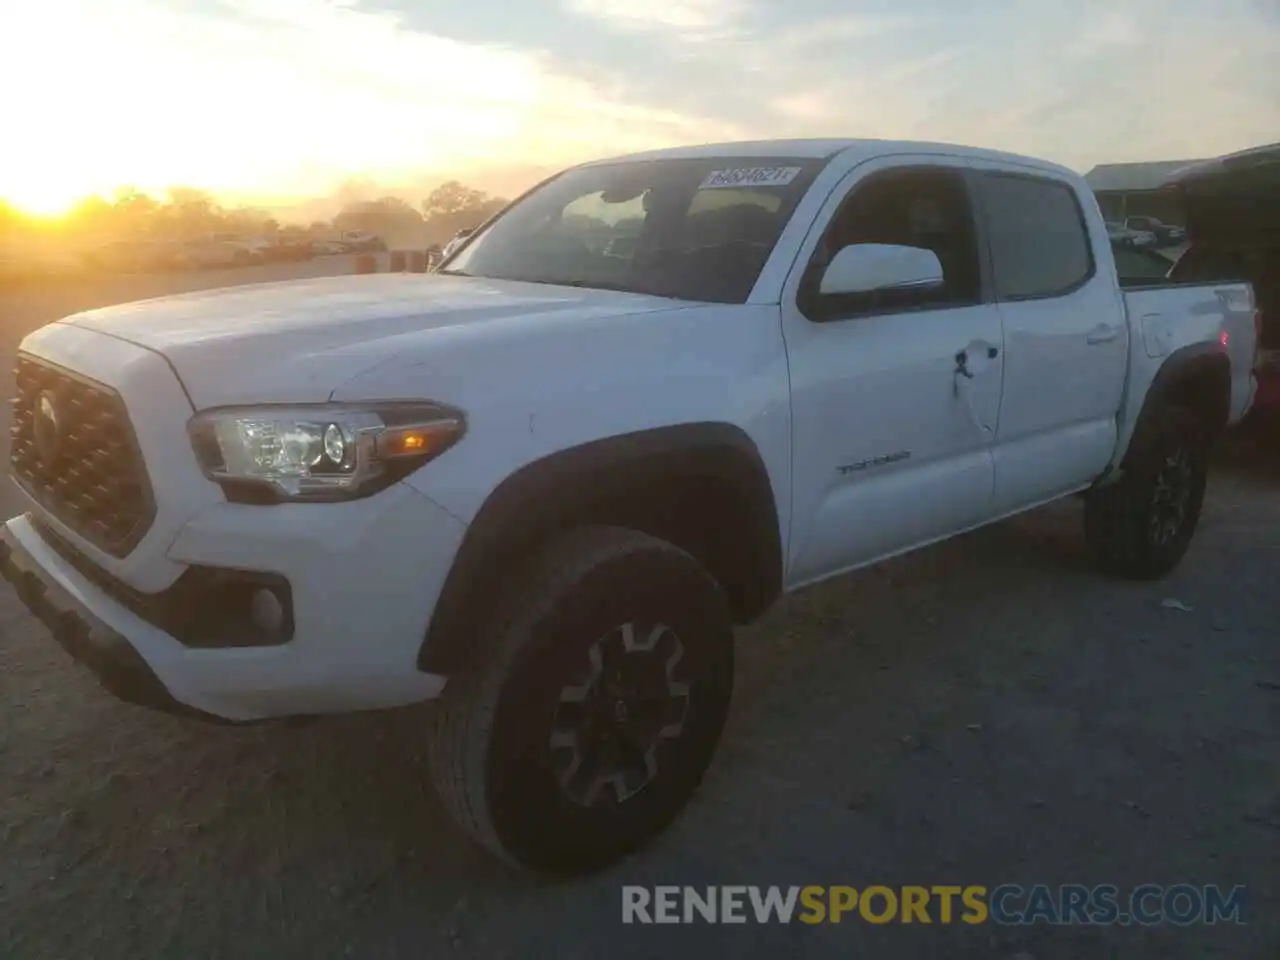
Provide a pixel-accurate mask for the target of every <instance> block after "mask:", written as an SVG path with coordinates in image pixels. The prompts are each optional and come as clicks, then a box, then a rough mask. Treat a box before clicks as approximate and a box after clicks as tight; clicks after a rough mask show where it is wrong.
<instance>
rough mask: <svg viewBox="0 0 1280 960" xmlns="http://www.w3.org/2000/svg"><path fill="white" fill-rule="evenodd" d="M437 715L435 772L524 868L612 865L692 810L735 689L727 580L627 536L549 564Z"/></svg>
mask: <svg viewBox="0 0 1280 960" xmlns="http://www.w3.org/2000/svg"><path fill="white" fill-rule="evenodd" d="M479 639H480V643H479V644H478V645H477V647H476V650H475V655H474V656H473V658H472V660H471V662H470V664H469V665H468V666H467V667H464V669H463V670H462V671H461V672H460V673H459V674H458V675H456V676H454V677H452V678H450V680H449V684H448V686H447V687H446V689H445V693H444V696H443V698H442V700H441V703H440V705H439V711H438V714H437V724H436V729H435V732H434V737H433V742H432V749H431V765H432V772H433V776H434V779H435V782H436V786H437V788H438V790H439V791H440V794H441V796H442V798H443V800H444V802H445V805H446V806H447V807H448V808H449V810H450V812H451V813H452V814H453V816H454V818H455V819H456V820H457V821H458V822H459V824H460V825H461V826H462V827H463V828H464V829H465V830H466V831H467V832H468V833H469V834H471V835H472V836H473V837H474V838H475V839H476V840H478V841H480V842H481V843H482V844H484V845H485V846H486V847H488V848H489V849H490V850H492V851H493V852H494V853H496V854H498V855H499V856H501V857H503V858H504V859H506V860H508V861H510V862H514V863H516V864H518V865H520V866H523V867H527V868H531V869H535V870H543V871H550V872H569V873H574V872H583V871H588V870H593V869H597V868H599V867H602V866H604V865H606V864H608V863H610V862H612V861H614V860H616V859H618V858H619V857H621V856H624V855H625V854H626V853H628V852H629V851H631V850H634V849H635V848H637V847H639V846H640V845H642V844H643V843H645V842H646V841H647V840H649V839H650V838H652V837H653V836H654V835H656V834H657V833H659V832H661V831H662V830H663V829H664V828H665V827H666V826H667V824H668V823H670V821H671V820H672V819H674V818H675V816H676V815H677V814H678V813H679V812H680V810H681V809H682V808H683V807H684V806H685V804H686V803H687V802H688V800H689V798H690V797H691V796H692V794H693V792H694V791H695V789H696V788H697V786H698V784H699V782H700V781H701V779H702V776H703V773H704V772H705V771H706V768H707V766H708V765H709V764H710V761H711V758H712V755H713V754H714V752H715V748H716V744H717V742H718V740H719V737H720V732H721V729H722V728H723V725H724V720H725V715H726V713H727V711H728V705H729V699H730V694H731V691H732V685H733V633H732V628H731V626H730V619H729V613H728V608H727V605H726V602H725V599H724V596H723V594H722V593H721V591H720V588H719V586H718V585H717V584H716V582H715V581H714V580H713V579H712V578H711V576H710V575H709V574H708V573H707V572H706V570H705V569H703V567H702V566H701V565H700V564H699V563H698V562H697V561H696V560H694V559H693V558H692V557H691V556H689V555H688V554H687V553H685V552H684V551H682V550H680V549H679V548H677V547H675V546H672V545H671V544H669V543H665V542H663V541H661V540H657V539H655V538H653V537H650V536H648V535H646V534H643V533H638V532H635V531H631V530H621V529H613V528H591V529H586V530H582V531H578V532H575V533H573V534H570V535H568V536H566V537H565V538H564V539H562V540H560V541H559V542H557V543H555V544H553V545H552V546H550V547H549V548H548V549H547V550H545V551H543V552H542V553H541V555H539V556H538V557H536V558H535V559H534V560H533V562H532V563H531V564H530V566H529V567H528V569H527V570H526V572H525V574H524V575H523V576H522V577H520V578H518V580H517V582H516V583H515V584H514V586H513V588H512V590H511V591H510V592H509V595H508V596H507V597H506V598H505V601H504V603H503V604H502V611H501V612H495V616H494V617H493V619H492V620H491V621H490V624H489V626H488V627H487V628H486V629H485V630H484V631H483V636H482V637H481V638H479Z"/></svg>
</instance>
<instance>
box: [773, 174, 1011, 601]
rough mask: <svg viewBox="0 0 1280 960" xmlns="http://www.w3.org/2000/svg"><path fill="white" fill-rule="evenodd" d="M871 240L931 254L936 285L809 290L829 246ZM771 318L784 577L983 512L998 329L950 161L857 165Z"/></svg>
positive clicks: (901, 543)
mask: <svg viewBox="0 0 1280 960" xmlns="http://www.w3.org/2000/svg"><path fill="white" fill-rule="evenodd" d="M876 242H878V243H891V244H897V245H905V246H915V247H922V248H925V249H929V250H932V251H933V252H934V253H935V254H936V255H937V257H938V260H939V262H940V263H941V265H942V268H943V286H942V287H941V288H940V289H937V290H934V291H925V292H921V293H920V294H919V295H918V296H914V295H912V296H906V297H899V298H895V300H894V302H893V303H892V304H890V305H885V304H883V303H881V304H880V305H877V304H875V303H870V302H867V301H866V300H863V301H861V302H860V301H859V300H858V298H853V299H850V300H846V301H844V302H841V301H840V300H836V301H834V302H830V303H825V304H824V303H823V302H822V298H821V295H820V294H818V295H816V296H815V294H814V292H813V290H814V285H815V284H816V283H817V282H818V281H819V279H820V276H821V273H822V271H823V269H824V266H825V263H826V262H829V259H830V257H831V256H832V255H833V254H834V252H835V251H837V250H838V249H841V248H843V247H844V246H846V245H848V244H850V243H876ZM782 312H783V316H782V321H783V334H784V337H785V339H786V345H787V354H788V358H789V364H790V373H791V390H792V395H791V417H792V457H793V488H792V489H793V494H792V531H793V534H792V537H791V542H790V556H789V566H788V581H789V584H790V585H792V586H797V585H800V584H802V583H807V582H811V581H814V580H819V579H823V578H824V577H827V576H830V575H832V574H835V573H839V572H841V571H843V570H846V569H850V568H853V567H856V566H859V565H862V564H865V563H869V562H871V561H874V560H876V559H878V558H880V557H884V556H887V555H890V554H893V553H896V552H900V551H903V550H906V549H909V548H911V547H914V546H917V545H921V544H924V543H927V542H929V541H931V540H936V539H939V538H942V537H945V536H947V535H949V534H952V533H956V532H959V531H961V530H965V529H967V528H969V527H973V526H976V525H978V524H980V523H982V522H984V521H985V520H988V519H990V518H991V511H992V503H993V485H994V479H995V473H994V465H993V458H992V442H993V438H994V436H995V433H996V429H997V426H998V416H999V410H1000V395H1001V389H1002V381H1003V349H1002V348H1003V334H1002V329H1001V319H1000V313H999V311H998V309H997V307H996V306H995V304H994V303H993V302H992V301H991V297H990V296H989V280H988V277H987V272H986V268H985V266H984V259H983V258H982V257H981V256H980V254H979V246H978V243H977V236H976V231H975V217H974V204H973V201H972V196H971V185H970V180H969V177H968V168H967V165H966V163H965V161H964V160H963V159H962V158H954V159H953V158H946V157H937V156H928V157H918V158H911V159H910V160H909V161H908V160H907V158H903V157H897V158H887V159H885V160H883V161H877V162H872V163H867V164H863V165H861V166H859V167H857V168H855V170H854V171H853V172H852V173H851V174H850V175H849V176H848V177H847V178H846V180H845V181H844V183H843V184H842V186H841V187H840V188H838V189H837V190H836V191H835V193H834V194H833V195H832V197H831V199H829V200H828V201H827V204H826V206H825V208H824V210H823V212H822V213H821V214H820V215H819V217H818V220H817V221H816V223H815V226H814V229H813V231H812V232H811V233H810V235H809V237H808V238H807V239H806V241H805V244H804V246H803V247H802V249H801V256H800V259H799V261H798V262H797V265H796V267H795V268H794V269H793V271H792V275H791V277H789V278H788V281H787V284H786V286H785V290H784V297H783V307H782ZM962 355H963V357H964V358H965V359H966V360H967V366H966V367H965V371H963V372H959V371H958V363H959V358H960V357H961V356H962ZM964 373H967V374H970V375H971V376H968V375H964Z"/></svg>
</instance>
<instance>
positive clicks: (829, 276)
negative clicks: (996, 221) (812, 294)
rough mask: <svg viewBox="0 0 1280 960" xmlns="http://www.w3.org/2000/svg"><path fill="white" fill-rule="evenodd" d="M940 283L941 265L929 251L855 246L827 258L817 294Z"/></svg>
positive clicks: (882, 245) (920, 287)
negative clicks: (827, 261)
mask: <svg viewBox="0 0 1280 960" xmlns="http://www.w3.org/2000/svg"><path fill="white" fill-rule="evenodd" d="M943 282H944V277H943V274H942V264H941V263H940V262H939V261H938V256H937V254H935V253H934V252H933V251H932V250H925V249H922V248H920V247H902V246H898V245H896V244H890V243H855V244H853V245H851V246H848V247H845V248H844V249H842V250H840V251H839V252H838V253H837V254H836V255H835V256H834V257H832V258H831V263H829V264H828V265H827V269H826V270H825V271H824V272H823V274H822V282H821V284H820V285H819V287H818V292H819V293H822V294H842V293H873V292H878V291H881V290H904V291H905V290H934V289H937V288H938V287H940V286H942V285H943Z"/></svg>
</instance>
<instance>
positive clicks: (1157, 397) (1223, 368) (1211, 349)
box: [1125, 342, 1231, 458]
mask: <svg viewBox="0 0 1280 960" xmlns="http://www.w3.org/2000/svg"><path fill="white" fill-rule="evenodd" d="M1206 379H1208V380H1209V381H1211V382H1212V383H1213V393H1212V394H1211V395H1210V397H1209V398H1207V399H1209V400H1210V401H1211V402H1212V406H1211V407H1210V409H1209V410H1208V411H1207V412H1208V414H1209V426H1210V427H1211V428H1212V429H1213V430H1215V431H1216V430H1220V429H1221V428H1222V427H1224V426H1225V425H1226V421H1227V416H1228V415H1229V413H1230V409H1231V361H1230V360H1229V359H1228V358H1227V355H1226V354H1225V353H1223V351H1222V349H1221V348H1220V347H1219V346H1218V345H1217V344H1213V343H1207V342H1206V343H1192V344H1188V345H1187V346H1185V347H1180V348H1179V349H1177V350H1175V351H1173V352H1172V353H1171V354H1169V356H1168V357H1166V358H1165V361H1164V363H1162V364H1160V369H1159V370H1157V371H1156V375H1155V377H1153V378H1152V380H1151V386H1150V387H1148V388H1147V395H1146V397H1144V398H1143V401H1142V409H1141V410H1140V411H1139V412H1138V418H1137V420H1136V421H1135V423H1134V428H1133V434H1132V436H1130V438H1129V443H1128V449H1126V450H1125V456H1126V458H1127V457H1128V453H1129V450H1130V449H1132V448H1133V438H1134V437H1137V436H1138V435H1139V433H1140V432H1141V431H1142V429H1143V428H1144V426H1145V425H1146V424H1147V423H1149V422H1150V420H1151V418H1152V417H1153V416H1155V415H1156V413H1157V412H1158V411H1159V409H1160V407H1161V406H1163V405H1165V404H1167V403H1169V402H1170V401H1171V400H1172V399H1174V398H1176V397H1180V396H1183V395H1184V392H1185V390H1186V389H1187V387H1188V385H1189V384H1192V383H1200V382H1203V381H1204V380H1206Z"/></svg>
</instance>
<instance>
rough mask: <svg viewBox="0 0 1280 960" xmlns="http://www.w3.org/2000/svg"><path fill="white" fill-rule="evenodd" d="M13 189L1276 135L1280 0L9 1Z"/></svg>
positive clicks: (1094, 157)
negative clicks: (644, 151)
mask: <svg viewBox="0 0 1280 960" xmlns="http://www.w3.org/2000/svg"><path fill="white" fill-rule="evenodd" d="M0 36H3V37H4V39H5V44H4V53H3V56H2V57H0V90H3V91H4V96H3V102H4V105H5V108H4V130H5V133H6V136H5V137H4V138H3V142H4V149H3V150H0V197H4V198H7V199H9V200H11V201H12V202H14V203H16V204H18V205H19V206H21V207H23V208H24V209H27V210H29V211H33V212H57V211H59V210H61V209H65V208H66V207H68V206H69V205H71V204H72V203H73V202H74V201H76V200H78V199H80V198H82V197H84V196H85V195H88V194H92V193H110V192H112V191H113V190H115V189H116V188H118V187H119V186H121V185H125V184H129V185H134V186H137V187H139V188H142V189H146V190H150V191H163V190H164V188H166V187H168V186H170V185H174V184H187V185H193V186H198V187H204V188H207V189H211V190H213V191H215V192H217V193H218V194H219V195H220V196H222V197H223V198H224V199H227V200H229V201H252V202H272V201H287V200H291V199H294V198H301V197H306V196H314V195H318V194H326V193H329V192H331V191H332V190H333V189H334V188H335V187H336V185H338V184H339V183H341V182H343V181H344V180H346V179H348V178H350V177H364V178H367V179H370V180H372V181H374V182H376V183H377V184H379V185H386V186H388V187H396V186H406V185H410V184H417V183H425V184H430V183H433V182H436V181H438V180H439V179H441V178H443V177H444V176H449V175H462V176H464V177H465V179H467V180H468V181H470V182H472V183H475V184H477V185H479V186H483V187H488V188H489V189H493V190H496V191H500V192H509V191H511V190H513V189H515V188H517V187H520V186H523V185H525V184H527V183H528V182H529V181H530V180H532V179H533V178H534V177H537V176H540V175H542V174H544V173H545V172H547V171H548V170H549V169H550V168H554V167H559V166H562V165H564V164H567V163H570V162H574V161H577V160H582V159H588V158H591V157H596V156H602V155H610V154H616V153H621V152H626V151H630V150H634V149H641V148H647V147H652V146H660V145H668V144H678V143H690V142H699V141H707V140H721V139H739V138H758V137H793V136H821V135H832V136H873V137H902V138H915V139H932V140H950V141H958V142H964V143H973V144H977V145H981V146H994V147H1000V148H1005V149H1012V150H1017V151H1020V152H1026V153H1033V154H1038V155H1043V156H1047V157H1050V158H1053V159H1056V160H1059V161H1061V162H1064V163H1066V164H1068V165H1070V166H1073V167H1076V168H1077V169H1081V170H1083V169H1086V168H1088V167H1089V166H1092V165H1093V164H1094V163H1099V162H1108V161H1120V160H1146V159H1180V158H1186V157H1200V156H1209V155H1213V154H1216V153H1221V152H1225V151H1228V150H1234V149H1238V148H1243V147H1246V146H1250V145H1253V144H1256V143H1260V142H1267V141H1274V140H1276V139H1278V138H1280V69H1277V68H1276V64H1278V63H1280V2H1278V0H1214V2H1208V0H1061V2H1058V3H1052V2H1050V0H970V2H967V3H962V2H958V0H862V2H856V0H505V2H502V3H499V2H473V3H458V2H457V0H0Z"/></svg>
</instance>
